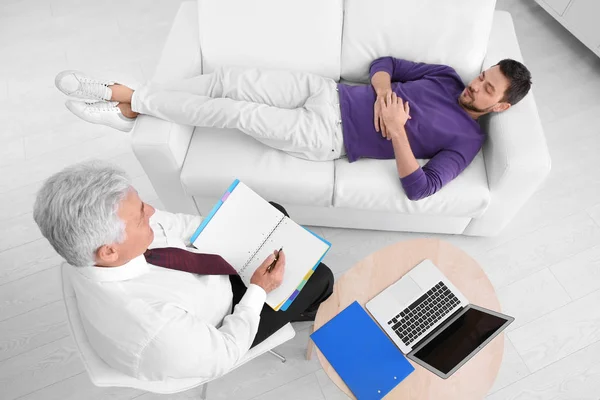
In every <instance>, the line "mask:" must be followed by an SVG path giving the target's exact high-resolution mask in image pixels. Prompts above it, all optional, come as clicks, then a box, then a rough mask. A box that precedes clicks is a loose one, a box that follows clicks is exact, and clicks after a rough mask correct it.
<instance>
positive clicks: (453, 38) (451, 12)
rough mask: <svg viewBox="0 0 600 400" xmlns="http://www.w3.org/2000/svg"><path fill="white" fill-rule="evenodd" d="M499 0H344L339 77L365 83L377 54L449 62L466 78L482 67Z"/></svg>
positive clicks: (471, 76)
mask: <svg viewBox="0 0 600 400" xmlns="http://www.w3.org/2000/svg"><path fill="white" fill-rule="evenodd" d="M495 3H496V1H495V0H460V1H448V0H418V1H415V0H352V1H346V5H345V10H344V31H343V35H342V73H341V76H342V78H344V79H347V80H350V81H355V82H366V81H367V80H368V78H369V65H370V63H371V62H372V61H373V60H375V59H377V58H379V57H384V56H392V57H396V58H403V59H407V60H411V61H417V62H425V63H430V64H446V65H450V66H451V67H453V68H454V69H456V71H457V72H458V74H459V75H460V76H461V78H462V79H463V81H464V82H465V83H466V82H468V81H470V80H471V79H473V78H474V77H475V76H477V75H478V74H479V72H480V70H481V64H482V62H483V58H484V56H485V52H486V48H487V43H488V38H489V34H490V30H491V26H492V18H493V13H494V6H495ZM498 61H499V60H498Z"/></svg>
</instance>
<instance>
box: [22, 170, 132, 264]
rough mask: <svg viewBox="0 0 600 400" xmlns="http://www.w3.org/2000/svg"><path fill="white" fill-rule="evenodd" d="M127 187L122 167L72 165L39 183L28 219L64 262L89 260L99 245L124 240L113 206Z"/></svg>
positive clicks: (72, 262) (115, 205) (128, 188)
mask: <svg viewBox="0 0 600 400" xmlns="http://www.w3.org/2000/svg"><path fill="white" fill-rule="evenodd" d="M130 189H131V183H130V181H129V177H128V176H127V174H126V173H125V171H123V170H121V169H119V168H116V167H115V166H113V165H111V164H108V163H105V162H100V161H87V162H82V163H79V164H75V165H72V166H70V167H68V168H65V169H63V170H62V171H60V172H58V173H56V174H54V175H52V176H51V177H50V178H48V180H46V182H44V185H43V186H42V188H41V189H40V190H39V191H38V193H37V198H36V200H35V205H34V207H33V219H34V220H35V222H36V223H37V225H38V226H39V228H40V230H41V231H42V234H43V235H44V237H45V238H46V239H48V241H49V242H50V244H51V245H52V247H54V250H56V252H57V253H58V254H60V255H61V256H62V257H63V258H64V259H65V260H66V261H67V262H68V263H69V264H71V265H74V266H86V265H93V264H94V263H95V259H96V258H95V254H96V251H97V250H98V248H100V247H101V246H103V245H105V244H111V243H123V241H124V240H125V223H124V222H123V221H122V220H121V219H120V218H119V216H118V215H117V211H118V209H119V204H120V203H121V201H122V200H123V199H124V198H125V197H126V196H127V194H128V192H129V190H130Z"/></svg>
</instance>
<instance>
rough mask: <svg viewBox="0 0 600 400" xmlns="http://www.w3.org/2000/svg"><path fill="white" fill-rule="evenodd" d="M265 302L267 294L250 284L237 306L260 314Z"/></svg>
mask: <svg viewBox="0 0 600 400" xmlns="http://www.w3.org/2000/svg"><path fill="white" fill-rule="evenodd" d="M266 300H267V292H265V290H264V289H263V288H261V287H260V286H258V285H255V284H253V283H251V284H250V286H248V289H247V290H246V293H245V294H244V296H243V297H242V299H241V300H240V302H239V304H240V305H242V306H244V307H249V308H251V309H252V310H254V311H256V312H257V313H258V314H260V312H261V311H262V308H263V306H264V304H265V301H266Z"/></svg>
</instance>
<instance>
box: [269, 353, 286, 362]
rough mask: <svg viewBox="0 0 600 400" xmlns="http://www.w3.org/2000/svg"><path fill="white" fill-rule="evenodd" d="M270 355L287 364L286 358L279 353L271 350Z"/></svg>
mask: <svg viewBox="0 0 600 400" xmlns="http://www.w3.org/2000/svg"><path fill="white" fill-rule="evenodd" d="M269 353H271V354H273V355H274V356H275V357H277V358H279V359H280V360H281V362H282V363H284V362H286V359H285V357H284V356H282V355H281V354H279V353H277V352H276V351H273V350H269Z"/></svg>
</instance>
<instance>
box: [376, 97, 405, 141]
mask: <svg viewBox="0 0 600 400" xmlns="http://www.w3.org/2000/svg"><path fill="white" fill-rule="evenodd" d="M373 115H374V117H375V120H374V123H375V130H376V131H377V132H380V133H381V136H382V137H384V138H386V139H387V140H392V138H393V137H394V136H396V135H399V134H401V133H402V132H403V131H404V125H405V124H406V121H408V120H409V119H411V116H410V106H409V104H408V101H407V102H403V101H402V99H401V98H400V97H398V96H397V95H396V93H394V92H393V91H392V90H391V89H390V90H387V91H385V92H384V93H381V94H378V95H377V99H376V100H375V105H374V113H373Z"/></svg>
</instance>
